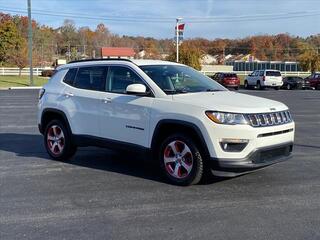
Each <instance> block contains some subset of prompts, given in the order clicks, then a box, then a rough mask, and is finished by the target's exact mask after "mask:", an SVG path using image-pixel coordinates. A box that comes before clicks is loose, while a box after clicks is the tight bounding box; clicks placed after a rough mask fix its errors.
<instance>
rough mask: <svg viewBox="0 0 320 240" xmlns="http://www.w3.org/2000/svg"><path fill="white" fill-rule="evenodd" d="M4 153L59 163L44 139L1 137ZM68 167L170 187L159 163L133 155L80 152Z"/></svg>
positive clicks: (214, 180) (99, 150) (216, 179)
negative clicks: (47, 150) (51, 155)
mask: <svg viewBox="0 0 320 240" xmlns="http://www.w3.org/2000/svg"><path fill="white" fill-rule="evenodd" d="M1 151H5V152H11V153H14V154H16V156H18V157H35V158H40V159H43V160H47V161H56V160H53V159H51V158H50V157H49V155H48V154H47V152H46V150H45V147H44V145H43V137H42V135H36V134H20V133H0V153H1ZM0 156H1V155H0ZM65 163H66V164H72V165H76V166H80V167H86V168H92V169H98V170H103V171H108V172H115V173H119V174H125V175H129V176H134V177H139V178H143V179H147V180H151V181H157V182H162V183H168V182H167V181H166V179H165V178H164V177H163V176H162V174H161V172H160V170H159V168H158V166H157V164H156V161H150V160H149V159H146V158H145V157H143V156H140V155H139V154H133V153H131V152H130V153H129V152H119V151H112V150H108V149H103V148H96V147H85V148H79V149H78V151H77V153H76V154H75V156H74V157H73V158H72V159H70V160H69V161H67V162H65ZM224 180H226V178H220V177H206V178H205V180H203V181H201V182H200V184H201V185H207V184H213V183H217V182H220V181H224Z"/></svg>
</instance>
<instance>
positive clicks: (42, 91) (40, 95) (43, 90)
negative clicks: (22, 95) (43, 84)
mask: <svg viewBox="0 0 320 240" xmlns="http://www.w3.org/2000/svg"><path fill="white" fill-rule="evenodd" d="M45 92H46V90H45V89H44V88H41V89H40V91H39V99H41V98H42V96H43V95H44V93H45Z"/></svg>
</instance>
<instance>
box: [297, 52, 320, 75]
mask: <svg viewBox="0 0 320 240" xmlns="http://www.w3.org/2000/svg"><path fill="white" fill-rule="evenodd" d="M298 60H299V63H300V66H301V68H302V70H303V71H311V72H315V71H317V70H320V55H319V54H318V53H317V52H316V51H314V50H307V51H305V52H304V53H303V54H301V55H300V56H299V58H298Z"/></svg>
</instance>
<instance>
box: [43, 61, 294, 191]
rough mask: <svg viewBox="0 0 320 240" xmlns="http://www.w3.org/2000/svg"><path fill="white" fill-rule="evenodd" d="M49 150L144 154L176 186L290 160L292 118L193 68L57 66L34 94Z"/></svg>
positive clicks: (66, 154) (62, 156)
mask: <svg viewBox="0 0 320 240" xmlns="http://www.w3.org/2000/svg"><path fill="white" fill-rule="evenodd" d="M38 108H39V113H38V124H39V130H40V132H41V133H42V134H43V135H44V144H45V147H46V149H47V152H48V154H49V155H50V156H51V157H52V158H53V159H57V160H67V159H69V158H70V157H71V156H72V155H73V154H74V153H75V151H76V148H77V147H85V146H100V147H107V148H112V149H118V150H126V151H127V150H128V151H137V152H139V153H146V156H148V157H149V158H150V159H156V160H157V161H158V162H159V165H160V167H161V169H162V171H163V173H164V175H165V176H166V177H167V178H168V179H169V180H170V181H171V182H172V183H174V184H179V185H190V184H196V183H198V182H199V181H200V179H201V178H202V176H203V175H204V173H205V172H209V173H213V174H215V175H218V176H229V177H232V176H236V175H240V174H244V173H247V172H249V171H252V170H256V169H259V168H262V167H265V166H268V165H270V164H273V163H277V162H279V161H283V160H285V159H287V158H288V157H290V155H291V152H292V147H293V140H294V127H295V125H294V122H293V120H292V118H291V115H290V113H289V110H288V107H287V106H286V105H284V104H282V103H280V102H276V101H272V100H268V99H264V98H259V97H254V96H248V95H244V94H240V93H237V92H232V91H228V90H227V89H226V88H224V87H223V86H221V85H219V84H218V83H217V82H215V81H213V80H212V79H210V78H208V77H206V76H204V75H203V74H201V73H199V72H198V71H196V70H194V69H192V68H190V67H188V66H185V65H182V64H178V63H172V62H166V61H156V60H132V61H131V60H125V59H108V60H86V61H78V62H73V63H70V64H67V65H64V66H60V67H59V68H58V69H57V72H56V73H55V74H54V75H53V77H52V78H51V79H50V80H49V82H48V83H47V84H46V85H45V86H44V88H43V89H42V90H41V91H40V94H39V104H38Z"/></svg>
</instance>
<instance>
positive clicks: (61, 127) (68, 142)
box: [44, 120, 77, 161]
mask: <svg viewBox="0 0 320 240" xmlns="http://www.w3.org/2000/svg"><path fill="white" fill-rule="evenodd" d="M44 145H45V147H46V150H47V152H48V154H49V155H50V157H51V158H53V159H55V160H60V161H61V160H63V161H66V160H68V159H69V158H71V157H72V156H73V155H74V154H75V152H76V150H77V148H76V146H74V144H73V143H72V138H71V133H70V132H69V131H68V129H67V127H66V126H65V124H64V123H63V122H61V121H60V120H52V121H51V122H49V124H48V125H47V126H46V129H45V132H44Z"/></svg>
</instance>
